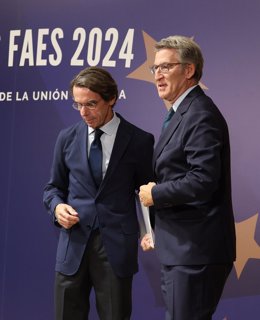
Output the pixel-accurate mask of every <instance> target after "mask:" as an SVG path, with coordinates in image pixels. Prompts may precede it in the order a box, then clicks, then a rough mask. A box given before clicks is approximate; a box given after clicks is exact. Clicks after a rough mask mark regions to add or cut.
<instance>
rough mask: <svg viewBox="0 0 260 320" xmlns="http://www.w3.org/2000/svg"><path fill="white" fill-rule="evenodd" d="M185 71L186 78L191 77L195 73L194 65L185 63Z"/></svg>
mask: <svg viewBox="0 0 260 320" xmlns="http://www.w3.org/2000/svg"><path fill="white" fill-rule="evenodd" d="M185 73H186V77H187V79H191V78H192V77H193V76H194V74H195V65H194V64H193V63H187V65H186V68H185Z"/></svg>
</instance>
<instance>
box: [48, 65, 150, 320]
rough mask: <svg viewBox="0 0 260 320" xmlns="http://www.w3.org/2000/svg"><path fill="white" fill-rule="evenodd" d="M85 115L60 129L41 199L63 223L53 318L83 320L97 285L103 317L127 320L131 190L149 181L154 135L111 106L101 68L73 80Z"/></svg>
mask: <svg viewBox="0 0 260 320" xmlns="http://www.w3.org/2000/svg"><path fill="white" fill-rule="evenodd" d="M70 89H71V94H72V97H73V100H74V103H73V105H72V106H73V108H74V109H76V110H78V111H79V113H80V116H81V118H82V120H81V121H80V122H78V123H76V124H74V125H72V126H71V127H69V128H67V129H64V130H62V131H61V132H60V134H59V136H58V139H57V142H56V146H55V150H54V157H53V164H52V168H51V177H50V180H49V182H48V183H47V185H46V187H45V190H44V203H45V206H46V208H47V210H48V211H49V213H50V215H51V216H52V217H53V221H54V223H55V225H56V226H57V227H58V228H60V237H59V242H58V249H57V259H56V268H55V269H56V280H55V309H56V317H55V319H56V320H72V319H73V320H86V319H88V314H89V310H90V302H89V295H90V292H91V289H92V288H94V292H95V298H96V307H97V313H98V315H99V318H100V319H101V320H129V319H130V316H131V309H132V300H131V292H132V279H133V275H134V274H135V273H136V272H137V271H138V264H137V253H138V238H139V225H138V220H137V214H136V204H135V199H136V191H137V190H138V189H139V186H140V185H142V184H146V183H148V182H149V181H150V180H151V179H152V154H153V143H154V138H153V135H152V134H150V133H147V132H145V131H143V130H141V129H139V128H137V127H136V126H134V125H133V124H131V123H129V122H127V121H126V120H125V119H124V118H122V117H121V116H120V115H119V114H117V113H115V112H114V111H113V107H114V105H115V103H116V101H117V98H118V89H117V84H116V83H115V81H114V79H113V78H112V76H111V75H110V74H109V73H108V72H107V71H106V70H104V69H102V68H98V67H90V68H87V69H84V70H82V71H81V72H80V73H79V74H78V75H77V76H76V77H75V78H74V79H73V80H72V82H71V86H70Z"/></svg>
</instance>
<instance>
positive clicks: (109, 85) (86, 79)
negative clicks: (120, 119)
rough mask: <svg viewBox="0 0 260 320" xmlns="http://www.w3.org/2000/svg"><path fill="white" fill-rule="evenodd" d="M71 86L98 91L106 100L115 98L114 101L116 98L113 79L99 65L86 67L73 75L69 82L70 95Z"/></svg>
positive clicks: (116, 93) (116, 89) (115, 86)
mask: <svg viewBox="0 0 260 320" xmlns="http://www.w3.org/2000/svg"><path fill="white" fill-rule="evenodd" d="M73 87H82V88H88V89H90V90H91V91H93V92H96V93H98V94H99V95H100V96H101V97H102V98H103V99H104V100H105V101H107V102H108V101H110V100H112V99H113V98H116V99H115V103H116V100H117V98H118V88H117V84H116V82H115V80H114V79H113V78H112V76H111V74H110V73H109V72H108V71H106V70H105V69H103V68H100V67H88V68H86V69H84V70H82V71H80V73H79V74H78V75H76V76H75V78H74V79H73V80H72V81H71V83H70V93H71V95H72V96H73ZM115 103H114V104H115Z"/></svg>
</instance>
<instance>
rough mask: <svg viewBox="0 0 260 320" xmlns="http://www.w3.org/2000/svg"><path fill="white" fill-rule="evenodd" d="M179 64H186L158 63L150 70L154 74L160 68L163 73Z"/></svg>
mask: <svg viewBox="0 0 260 320" xmlns="http://www.w3.org/2000/svg"><path fill="white" fill-rule="evenodd" d="M178 64H184V63H181V62H174V63H162V64H158V65H154V66H152V67H151V68H150V71H151V73H152V74H155V72H156V71H157V70H159V71H160V72H161V73H164V74H165V73H168V72H169V71H170V69H172V68H174V67H175V66H177V65H178Z"/></svg>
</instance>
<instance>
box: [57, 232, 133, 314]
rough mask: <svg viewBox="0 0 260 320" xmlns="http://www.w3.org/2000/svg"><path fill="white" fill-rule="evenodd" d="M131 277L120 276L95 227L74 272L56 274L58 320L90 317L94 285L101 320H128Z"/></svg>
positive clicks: (130, 300) (130, 306) (130, 299)
mask: <svg viewBox="0 0 260 320" xmlns="http://www.w3.org/2000/svg"><path fill="white" fill-rule="evenodd" d="M132 279H133V277H129V278H119V277H117V276H116V275H115V274H114V272H113V270H112V268H111V266H110V264H109V262H108V259H107V255H106V252H105V250H104V246H103V244H102V239H101V235H100V233H99V231H98V230H95V231H94V232H93V234H92V236H91V239H90V241H89V243H88V245H87V248H86V251H85V254H84V257H83V260H82V263H81V266H80V268H79V270H78V272H77V273H76V274H75V275H72V276H67V275H63V274H61V273H56V279H55V309H56V318H55V319H56V320H72V319H73V320H87V319H88V314H89V309H90V303H89V295H90V292H91V289H92V287H93V288H94V291H95V297H96V308H97V313H98V315H99V318H100V320H129V319H130V315H131V310H132Z"/></svg>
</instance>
